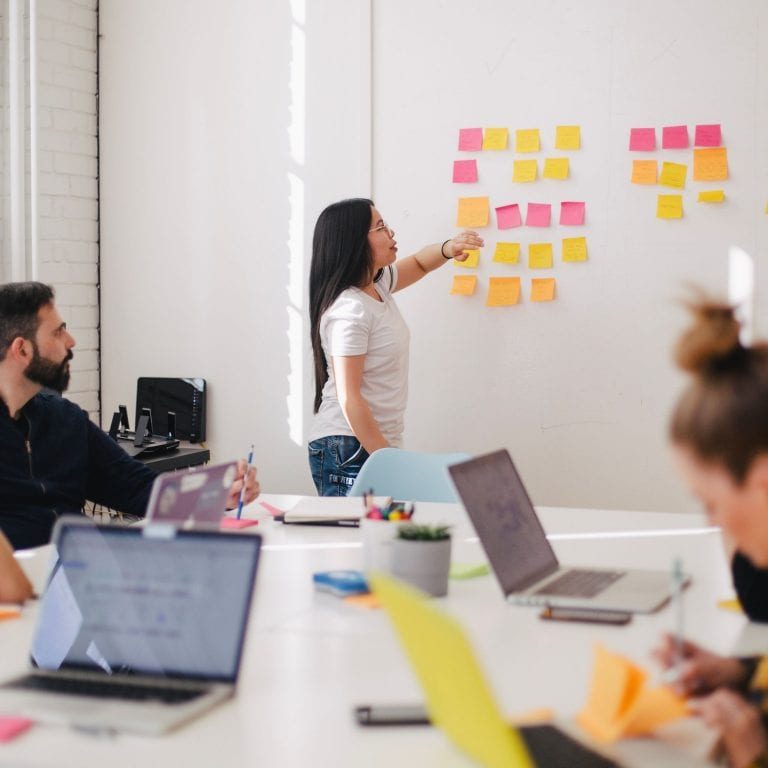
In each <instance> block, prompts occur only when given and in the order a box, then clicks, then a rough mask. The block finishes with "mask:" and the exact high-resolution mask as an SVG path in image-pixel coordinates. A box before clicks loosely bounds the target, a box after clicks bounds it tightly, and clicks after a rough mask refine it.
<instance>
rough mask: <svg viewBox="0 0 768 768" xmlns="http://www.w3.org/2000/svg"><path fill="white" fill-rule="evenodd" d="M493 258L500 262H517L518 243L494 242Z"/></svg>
mask: <svg viewBox="0 0 768 768" xmlns="http://www.w3.org/2000/svg"><path fill="white" fill-rule="evenodd" d="M493 260H494V261H497V262H500V263H501V264H517V263H518V262H519V261H520V243H496V250H495V251H494V252H493Z"/></svg>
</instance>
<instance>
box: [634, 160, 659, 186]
mask: <svg viewBox="0 0 768 768" xmlns="http://www.w3.org/2000/svg"><path fill="white" fill-rule="evenodd" d="M657 173H658V166H657V164H656V161H655V160H633V161H632V183H633V184H655V183H656V174H657Z"/></svg>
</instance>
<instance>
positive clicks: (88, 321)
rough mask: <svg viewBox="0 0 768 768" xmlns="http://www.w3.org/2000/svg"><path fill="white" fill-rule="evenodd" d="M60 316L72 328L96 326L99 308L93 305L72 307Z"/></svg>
mask: <svg viewBox="0 0 768 768" xmlns="http://www.w3.org/2000/svg"><path fill="white" fill-rule="evenodd" d="M62 317H64V319H65V320H66V321H67V325H71V326H72V327H73V328H98V323H99V310H98V308H97V307H96V306H93V307H72V309H71V310H69V311H68V312H67V314H66V315H64V314H62Z"/></svg>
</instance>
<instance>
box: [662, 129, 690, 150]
mask: <svg viewBox="0 0 768 768" xmlns="http://www.w3.org/2000/svg"><path fill="white" fill-rule="evenodd" d="M687 147H688V126H687V125H665V126H664V127H663V128H662V129H661V148H662V149H687Z"/></svg>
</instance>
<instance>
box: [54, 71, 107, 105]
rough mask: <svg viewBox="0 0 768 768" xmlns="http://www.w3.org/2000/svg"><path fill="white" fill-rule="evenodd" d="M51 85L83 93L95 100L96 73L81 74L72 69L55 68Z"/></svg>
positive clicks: (81, 72)
mask: <svg viewBox="0 0 768 768" xmlns="http://www.w3.org/2000/svg"><path fill="white" fill-rule="evenodd" d="M53 83H54V84H55V85H58V86H60V87H62V88H69V89H71V90H73V91H78V92H83V93H86V94H88V95H89V96H90V98H91V100H92V101H95V100H96V96H95V94H96V72H83V70H82V69H74V68H72V67H57V68H56V71H55V72H54V75H53Z"/></svg>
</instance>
